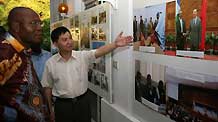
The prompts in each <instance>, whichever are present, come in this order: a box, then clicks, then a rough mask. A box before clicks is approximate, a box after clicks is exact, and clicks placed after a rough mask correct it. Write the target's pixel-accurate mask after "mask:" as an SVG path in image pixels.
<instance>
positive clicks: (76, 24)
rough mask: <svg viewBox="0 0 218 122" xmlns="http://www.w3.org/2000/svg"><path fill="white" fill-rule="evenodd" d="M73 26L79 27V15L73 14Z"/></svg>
mask: <svg viewBox="0 0 218 122" xmlns="http://www.w3.org/2000/svg"><path fill="white" fill-rule="evenodd" d="M75 27H76V28H79V16H75Z"/></svg>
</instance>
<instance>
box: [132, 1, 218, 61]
mask: <svg viewBox="0 0 218 122" xmlns="http://www.w3.org/2000/svg"><path fill="white" fill-rule="evenodd" d="M217 6H218V2H217V0H192V1H190V0H176V1H172V2H167V3H162V4H159V5H152V6H145V7H144V8H137V9H134V10H133V14H134V15H133V37H134V42H135V43H134V47H135V48H134V49H135V50H137V51H145V49H144V50H143V48H146V47H154V48H155V53H158V54H164V55H171V56H181V57H186V58H192V57H194V58H199V59H205V60H216V61H217V60H218V21H217V20H218V14H217V9H216V7H217ZM139 47H141V48H139ZM146 52H149V50H146ZM152 53H154V52H152Z"/></svg>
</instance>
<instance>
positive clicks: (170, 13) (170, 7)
mask: <svg viewBox="0 0 218 122" xmlns="http://www.w3.org/2000/svg"><path fill="white" fill-rule="evenodd" d="M175 5H176V4H175V1H173V2H169V3H167V4H166V23H165V24H166V27H165V28H166V29H165V31H166V35H168V34H169V33H175Z"/></svg>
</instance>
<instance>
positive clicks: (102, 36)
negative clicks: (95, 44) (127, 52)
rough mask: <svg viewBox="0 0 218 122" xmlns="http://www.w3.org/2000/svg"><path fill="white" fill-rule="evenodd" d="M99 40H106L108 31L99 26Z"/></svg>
mask: <svg viewBox="0 0 218 122" xmlns="http://www.w3.org/2000/svg"><path fill="white" fill-rule="evenodd" d="M99 40H101V41H106V32H105V30H104V29H103V28H99Z"/></svg>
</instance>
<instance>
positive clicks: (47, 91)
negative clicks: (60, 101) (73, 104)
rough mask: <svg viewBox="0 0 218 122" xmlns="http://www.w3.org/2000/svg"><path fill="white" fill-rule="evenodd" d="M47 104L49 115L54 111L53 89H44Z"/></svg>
mask: <svg viewBox="0 0 218 122" xmlns="http://www.w3.org/2000/svg"><path fill="white" fill-rule="evenodd" d="M44 92H45V97H46V102H47V104H48V107H49V108H48V109H49V113H51V112H53V110H52V89H51V88H48V87H46V88H44Z"/></svg>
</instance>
